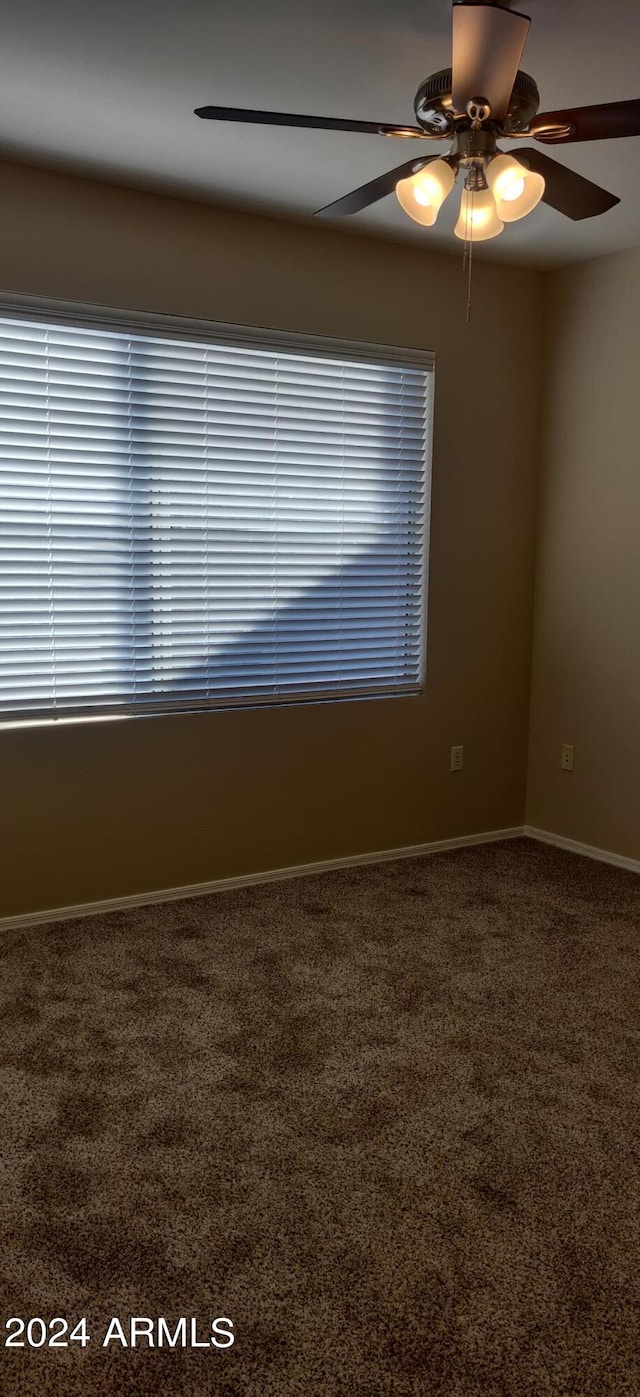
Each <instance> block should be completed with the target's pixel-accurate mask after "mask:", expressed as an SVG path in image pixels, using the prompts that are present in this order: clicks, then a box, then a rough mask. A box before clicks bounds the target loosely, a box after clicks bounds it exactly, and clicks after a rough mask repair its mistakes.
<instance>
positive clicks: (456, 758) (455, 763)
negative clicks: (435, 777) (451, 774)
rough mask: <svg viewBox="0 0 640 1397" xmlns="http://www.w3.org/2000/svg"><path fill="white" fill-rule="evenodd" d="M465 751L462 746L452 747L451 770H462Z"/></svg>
mask: <svg viewBox="0 0 640 1397" xmlns="http://www.w3.org/2000/svg"><path fill="white" fill-rule="evenodd" d="M463 756H464V751H463V748H462V747H452V748H451V770H452V771H462V767H463V765H464V762H463Z"/></svg>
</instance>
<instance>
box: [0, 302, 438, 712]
mask: <svg viewBox="0 0 640 1397" xmlns="http://www.w3.org/2000/svg"><path fill="white" fill-rule="evenodd" d="M0 316H2V317H5V318H10V317H14V318H16V319H27V320H32V321H34V322H41V323H45V324H46V323H55V324H59V325H60V326H64V325H69V326H73V327H76V328H78V329H80V330H82V329H89V330H97V331H100V330H104V331H111V332H114V333H118V332H120V333H122V334H135V335H141V336H144V335H148V336H149V337H162V336H163V335H166V336H167V338H170V339H173V340H180V339H184V340H185V341H186V342H190V341H191V342H193V341H194V340H195V341H197V342H201V343H207V342H209V343H212V344H217V345H223V344H228V345H229V346H230V347H236V348H240V349H264V350H271V351H275V352H277V351H278V350H280V351H282V352H283V353H286V352H289V353H292V354H296V355H300V356H302V357H304V355H305V353H307V354H309V355H310V356H312V357H315V358H317V357H325V358H328V359H335V358H340V359H347V360H355V361H359V362H364V363H367V362H370V363H373V364H375V363H379V364H389V365H390V366H393V367H402V366H403V365H405V366H407V367H409V368H413V369H418V370H420V371H422V372H424V373H425V374H426V375H427V376H428V380H429V388H428V391H427V393H426V407H425V459H424V532H423V539H422V550H421V553H420V565H421V590H420V619H421V634H420V657H419V677H418V682H417V684H411V685H407V686H406V687H403V688H397V689H394V690H391V689H390V690H389V691H386V692H385V691H381V690H380V688H379V687H375V686H372V689H371V690H367V689H366V687H363V688H362V689H360V690H359V691H358V692H357V693H354V692H340V691H339V690H327V691H316V692H307V693H299V694H291V693H288V694H287V693H283V694H275V695H273V696H270V697H266V696H262V695H260V696H257V695H255V694H254V695H249V696H245V697H234V698H224V699H221V698H220V697H219V696H218V697H215V698H211V699H201V698H200V699H194V700H193V702H189V701H188V700H187V699H185V698H184V697H181V698H178V699H176V700H175V701H171V700H169V701H167V700H157V701H154V700H148V701H145V702H143V703H117V704H109V703H108V702H105V703H104V704H100V705H99V706H97V705H96V706H92V707H91V708H87V707H86V706H84V707H80V706H79V707H78V708H77V709H75V710H74V708H73V706H72V705H69V706H68V707H67V708H66V709H61V710H60V712H59V713H51V712H50V711H47V712H46V713H45V712H43V711H42V710H40V711H38V710H36V709H34V710H32V711H28V710H25V712H24V713H23V714H21V715H14V716H11V715H7V717H6V718H3V717H2V716H0V729H2V728H16V727H34V726H40V725H50V724H58V723H64V724H69V723H80V722H101V721H102V722H103V721H106V720H113V719H124V718H149V717H159V716H161V715H164V714H169V715H171V714H173V715H176V714H184V713H197V712H200V713H202V712H216V711H217V712H220V711H223V712H226V711H228V710H231V709H255V708H274V707H276V708H280V707H291V706H293V705H295V706H296V707H297V706H299V705H300V704H318V703H343V702H361V701H365V700H371V699H375V700H378V701H386V700H389V699H397V698H405V699H406V698H416V697H420V696H421V695H422V694H423V693H424V690H425V683H426V653H427V629H428V593H429V555H430V526H431V484H432V460H433V413H434V397H435V354H434V353H433V351H431V350H426V349H421V348H415V347H409V346H399V345H388V344H385V343H382V342H378V341H365V340H351V339H341V338H334V337H329V336H324V335H315V334H314V335H311V334H306V333H300V332H298V331H289V330H283V329H280V328H271V327H266V326H247V325H239V324H236V323H233V322H228V321H214V320H209V319H204V318H196V317H184V316H177V315H173V314H170V313H164V312H162V313H159V312H151V311H145V310H129V309H123V308H114V307H111V306H103V305H97V304H88V303H85V302H78V301H68V300H58V299H49V298H43V297H39V296H28V295H13V294H8V293H3V292H0Z"/></svg>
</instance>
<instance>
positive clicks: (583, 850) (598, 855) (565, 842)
mask: <svg viewBox="0 0 640 1397" xmlns="http://www.w3.org/2000/svg"><path fill="white" fill-rule="evenodd" d="M523 834H525V835H526V836H527V839H537V840H538V842H539V843H540V844H555V845H556V847H557V848H558V849H568V850H569V852H570V853H572V854H583V855H584V857H585V858H587V859H598V860H599V862H600V863H612V864H614V865H615V867H616V868H626V869H628V870H629V872H630V873H640V859H629V858H627V856H626V854H614V853H612V851H611V850H610V849H596V848H595V847H594V845H593V844H581V843H580V841H579V840H577V839H567V838H566V837H565V835H564V834H552V833H551V831H550V830H546V829H534V827H533V825H525V827H524V830H523Z"/></svg>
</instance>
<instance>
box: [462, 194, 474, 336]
mask: <svg viewBox="0 0 640 1397" xmlns="http://www.w3.org/2000/svg"><path fill="white" fill-rule="evenodd" d="M473 193H474V191H473V189H467V191H466V194H467V207H466V212H465V220H464V252H463V254H462V271H463V273H464V272H465V271H466V272H467V325H468V324H469V321H470V319H471V273H472V270H473V237H472V232H473Z"/></svg>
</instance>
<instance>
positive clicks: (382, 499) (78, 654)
mask: <svg viewBox="0 0 640 1397" xmlns="http://www.w3.org/2000/svg"><path fill="white" fill-rule="evenodd" d="M431 367H432V362H431V358H430V356H429V355H426V354H422V353H419V352H417V351H415V352H414V351H397V350H394V349H390V350H387V349H384V348H382V347H380V346H364V345H354V344H334V343H333V342H328V341H323V340H317V341H315V340H308V339H306V338H305V339H302V338H300V337H296V336H290V335H283V334H279V333H277V332H266V331H265V332H263V331H249V330H248V331H240V330H238V329H233V330H231V329H230V328H229V327H220V326H218V327H216V326H211V327H209V326H206V325H203V324H199V323H198V322H196V324H195V325H194V324H193V323H191V324H190V325H185V324H184V323H183V322H173V321H170V320H164V321H158V320H157V319H151V318H149V319H145V318H136V320H135V321H133V320H132V321H129V320H128V318H127V317H121V318H120V319H119V320H117V319H116V318H115V316H113V317H111V316H110V315H109V314H108V313H107V314H106V315H102V316H99V315H98V313H96V314H93V315H90V313H89V312H87V313H86V318H85V316H84V314H83V315H81V316H79V315H78V311H77V308H75V310H73V309H72V308H69V307H66V308H58V309H57V310H56V311H55V312H52V311H51V310H49V311H48V312H47V311H46V309H45V308H43V307H39V308H38V309H37V310H34V309H33V308H30V309H29V310H25V308H24V307H23V306H22V305H18V306H17V307H16V306H15V305H14V306H12V307H11V308H10V309H9V308H7V307H6V306H5V307H1V306H0V404H1V406H0V433H1V435H0V717H1V718H2V719H4V720H9V719H11V720H19V719H20V718H45V717H47V718H51V717H56V716H57V717H63V716H68V715H74V714H75V715H80V714H87V713H92V714H98V713H120V712H140V711H142V712H149V711H154V712H155V711H163V710H165V709H185V708H196V707H207V706H211V707H219V706H226V705H230V704H257V703H260V704H262V703H271V702H289V701H292V700H295V699H310V698H313V697H317V698H329V697H330V698H338V697H342V696H345V697H346V696H349V697H353V696H357V695H367V694H368V695H374V694H407V693H412V692H415V691H417V690H418V689H419V687H420V684H421V677H422V663H423V638H424V637H423V633H424V610H425V600H424V591H425V566H426V560H425V552H426V550H425V536H426V513H427V485H428V452H429V442H430V432H429V422H430V400H431V381H432V379H431V372H430V370H431Z"/></svg>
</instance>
